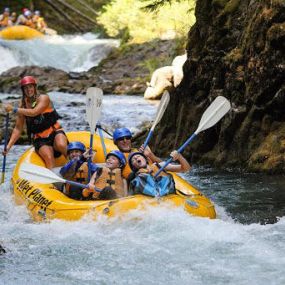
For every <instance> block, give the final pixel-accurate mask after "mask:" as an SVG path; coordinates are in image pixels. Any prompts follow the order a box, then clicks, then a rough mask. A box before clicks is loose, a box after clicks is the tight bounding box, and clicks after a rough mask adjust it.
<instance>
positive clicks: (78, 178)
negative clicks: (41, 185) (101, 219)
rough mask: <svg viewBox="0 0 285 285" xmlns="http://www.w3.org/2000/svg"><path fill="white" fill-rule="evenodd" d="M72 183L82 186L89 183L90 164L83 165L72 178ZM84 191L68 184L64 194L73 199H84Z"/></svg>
mask: <svg viewBox="0 0 285 285" xmlns="http://www.w3.org/2000/svg"><path fill="white" fill-rule="evenodd" d="M70 180H71V181H75V182H79V183H82V184H87V183H88V164H87V162H84V163H82V165H81V166H80V167H79V168H78V169H77V171H76V172H75V173H74V175H73V177H72V178H70ZM81 190H82V189H81V188H78V186H74V185H70V184H66V185H65V191H64V193H65V194H66V195H67V196H69V197H70V198H73V199H80V198H82V195H81V193H82V191H81Z"/></svg>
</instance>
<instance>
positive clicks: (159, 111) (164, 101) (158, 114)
mask: <svg viewBox="0 0 285 285" xmlns="http://www.w3.org/2000/svg"><path fill="white" fill-rule="evenodd" d="M169 100H170V96H169V93H168V91H164V93H163V95H162V97H161V100H160V103H159V106H158V108H157V112H156V116H155V120H154V122H153V124H152V126H151V129H150V131H149V133H148V135H147V138H146V140H145V142H144V144H143V148H144V149H145V148H146V147H147V145H148V143H149V141H150V139H151V137H152V135H153V131H154V128H155V126H156V125H157V124H158V123H159V121H160V120H161V118H162V115H163V114H164V112H165V110H166V107H167V105H168V103H169Z"/></svg>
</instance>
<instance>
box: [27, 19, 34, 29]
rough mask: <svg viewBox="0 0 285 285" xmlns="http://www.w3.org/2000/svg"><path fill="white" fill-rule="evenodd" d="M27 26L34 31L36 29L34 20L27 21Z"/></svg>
mask: <svg viewBox="0 0 285 285" xmlns="http://www.w3.org/2000/svg"><path fill="white" fill-rule="evenodd" d="M25 25H26V26H28V27H30V28H32V29H35V28H36V26H35V23H34V22H33V19H27V21H26V22H25Z"/></svg>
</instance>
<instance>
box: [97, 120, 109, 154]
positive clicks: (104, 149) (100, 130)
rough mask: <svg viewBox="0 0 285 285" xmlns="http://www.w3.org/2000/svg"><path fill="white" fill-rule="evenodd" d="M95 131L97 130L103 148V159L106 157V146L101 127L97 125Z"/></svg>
mask: <svg viewBox="0 0 285 285" xmlns="http://www.w3.org/2000/svg"><path fill="white" fill-rule="evenodd" d="M96 129H98V132H99V136H100V141H101V145H102V147H103V152H104V157H105V158H106V156H107V149H106V145H105V142H104V136H103V132H102V127H101V125H100V124H97V126H96Z"/></svg>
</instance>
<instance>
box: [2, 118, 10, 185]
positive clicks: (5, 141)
mask: <svg viewBox="0 0 285 285" xmlns="http://www.w3.org/2000/svg"><path fill="white" fill-rule="evenodd" d="M8 125H9V113H7V114H6V121H5V135H4V136H5V137H4V151H5V152H6V151H7V143H8ZM5 169H6V154H5V155H4V156H3V165H2V179H1V184H2V183H4V181H5Z"/></svg>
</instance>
